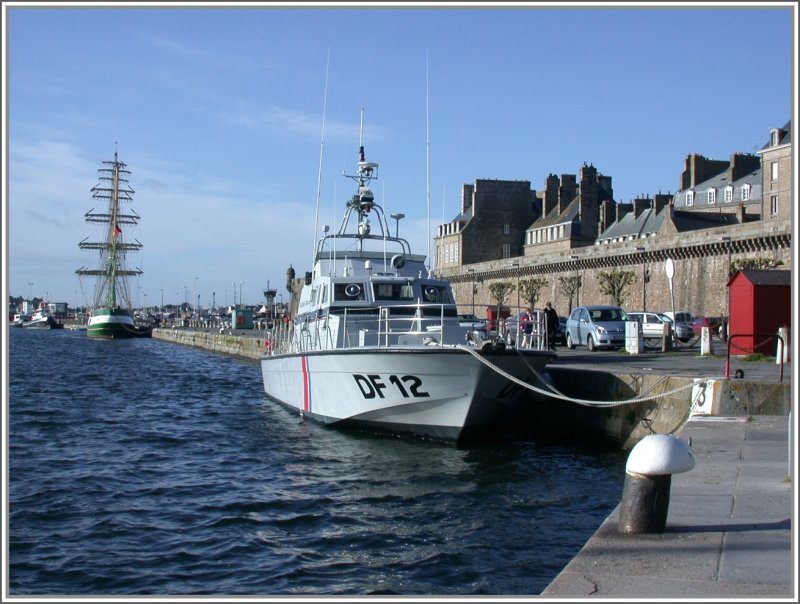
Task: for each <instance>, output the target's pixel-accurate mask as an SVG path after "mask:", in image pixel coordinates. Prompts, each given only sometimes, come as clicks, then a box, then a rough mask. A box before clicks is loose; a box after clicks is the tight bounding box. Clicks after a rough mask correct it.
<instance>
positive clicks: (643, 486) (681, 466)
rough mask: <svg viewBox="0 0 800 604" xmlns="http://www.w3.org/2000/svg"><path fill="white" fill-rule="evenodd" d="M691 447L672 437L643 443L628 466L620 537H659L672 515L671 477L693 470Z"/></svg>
mask: <svg viewBox="0 0 800 604" xmlns="http://www.w3.org/2000/svg"><path fill="white" fill-rule="evenodd" d="M694 464H695V457H694V453H693V452H692V450H691V448H690V447H689V445H687V444H686V443H685V442H683V441H682V440H681V439H679V438H678V437H676V436H672V435H670V434H651V435H649V436H645V437H644V438H643V439H642V440H640V441H639V442H638V443H637V444H636V446H635V447H633V449H632V450H631V452H630V455H628V461H627V463H626V464H625V485H624V486H623V489H622V501H621V502H620V505H619V525H618V528H617V530H618V531H619V532H620V533H659V532H661V531H663V530H664V527H665V526H666V523H667V513H668V512H669V490H670V486H671V484H672V475H673V474H677V473H679V472H687V471H689V470H691V469H692V468H693V467H694Z"/></svg>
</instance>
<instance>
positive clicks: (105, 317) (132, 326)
mask: <svg viewBox="0 0 800 604" xmlns="http://www.w3.org/2000/svg"><path fill="white" fill-rule="evenodd" d="M86 335H87V336H89V337H90V338H105V339H118V338H149V337H151V336H152V335H153V328H152V327H146V326H142V325H136V323H135V321H134V320H133V317H132V316H131V315H130V313H129V312H128V311H127V310H125V309H120V308H114V309H111V308H98V309H95V310H94V311H93V312H92V316H91V317H89V323H88V325H87V326H86Z"/></svg>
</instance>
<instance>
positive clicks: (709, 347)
mask: <svg viewBox="0 0 800 604" xmlns="http://www.w3.org/2000/svg"><path fill="white" fill-rule="evenodd" d="M707 354H712V355H713V354H714V343H713V342H712V341H711V330H710V329H709V328H708V327H703V330H702V332H701V335H700V356H705V355H707Z"/></svg>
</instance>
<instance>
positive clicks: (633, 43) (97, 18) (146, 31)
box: [3, 2, 796, 306]
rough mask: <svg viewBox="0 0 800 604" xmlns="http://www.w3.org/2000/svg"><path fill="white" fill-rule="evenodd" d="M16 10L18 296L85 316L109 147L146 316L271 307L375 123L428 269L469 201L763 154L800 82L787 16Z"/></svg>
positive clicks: (11, 193) (249, 7) (8, 57)
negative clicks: (493, 192)
mask: <svg viewBox="0 0 800 604" xmlns="http://www.w3.org/2000/svg"><path fill="white" fill-rule="evenodd" d="M60 6H64V8H60ZM3 11H4V26H5V27H6V31H5V32H4V38H5V42H6V44H7V46H6V47H5V48H4V49H3V62H4V68H3V73H4V94H3V96H4V102H5V111H6V115H5V117H6V120H7V122H6V123H7V124H8V129H7V130H4V139H5V140H4V148H5V150H6V153H5V157H6V162H7V163H6V166H7V168H8V169H7V171H6V170H4V173H5V174H4V178H5V179H6V181H5V182H4V185H5V186H4V191H3V211H4V213H7V215H6V216H4V218H6V220H4V221H3V223H4V224H5V225H7V231H6V233H4V241H5V246H6V250H5V251H6V254H5V255H4V257H5V258H6V259H7V260H6V263H5V266H4V269H3V270H4V277H5V279H4V281H5V282H6V283H5V285H6V287H7V293H8V294H10V295H14V296H26V297H27V296H28V295H29V292H31V293H32V294H33V296H38V297H44V296H47V297H48V298H49V299H50V300H52V301H63V302H68V303H69V304H70V305H75V304H84V303H89V302H90V300H91V296H92V292H93V284H92V283H91V282H89V281H84V283H83V284H81V282H80V281H79V279H78V277H77V276H76V275H75V270H76V269H77V268H79V267H81V266H85V265H93V263H94V262H96V258H95V256H94V255H93V254H91V253H89V252H86V251H81V250H80V249H79V248H78V242H79V241H81V240H82V239H84V238H86V237H87V236H88V237H91V238H96V237H98V236H99V235H98V232H97V230H96V228H92V226H91V225H89V224H87V223H86V222H85V221H84V213H85V212H87V211H88V210H90V209H91V208H96V207H97V203H96V201H95V200H93V199H92V197H91V193H90V189H91V188H92V187H93V186H94V185H95V184H97V182H98V180H97V177H98V172H97V169H98V168H99V167H101V162H102V161H104V160H110V159H112V157H113V155H114V151H115V145H117V148H118V150H119V156H120V159H122V160H123V161H125V162H126V163H127V164H128V167H129V169H130V170H131V172H132V174H131V176H130V183H131V185H132V186H133V188H134V189H135V190H136V195H135V198H134V203H133V204H132V206H131V207H132V208H133V209H134V210H135V211H136V212H137V213H138V214H139V215H140V216H141V217H142V220H141V222H140V224H139V225H138V226H137V227H135V229H132V230H133V231H134V232H133V233H126V236H132V237H135V238H136V239H138V240H139V241H141V242H142V243H143V244H144V247H143V249H142V251H141V252H140V253H139V254H136V255H135V256H134V257H133V258H132V259H133V262H132V264H134V265H136V266H139V267H140V268H141V269H142V270H143V271H144V274H143V275H142V276H141V277H140V278H138V279H137V280H134V282H133V283H132V286H133V290H134V291H137V292H138V293H139V299H138V302H139V304H144V302H145V299H144V294H146V295H147V299H146V301H147V303H148V304H149V305H154V304H155V305H157V304H160V302H161V299H162V290H163V300H164V303H165V304H170V303H174V302H176V301H179V302H183V301H184V299H185V298H186V295H187V292H188V296H189V300H191V299H192V297H193V295H194V294H193V290H194V288H195V287H196V288H197V293H198V294H199V295H200V304H201V306H209V305H210V304H211V302H212V292H215V293H216V294H215V296H213V299H214V300H215V302H216V304H217V305H224V304H226V303H227V304H231V303H232V302H233V296H234V294H233V289H234V285H233V284H234V283H235V284H236V288H237V290H239V289H240V290H241V293H242V297H243V299H244V302H245V303H249V304H256V303H260V302H263V300H264V298H263V294H262V291H263V290H264V289H265V288H266V286H267V283H268V282H269V284H270V286H271V287H274V288H276V289H277V290H278V292H282V293H283V299H284V300H286V299H287V296H286V290H285V281H286V270H287V268H288V267H289V265H292V266H293V267H294V269H295V270H296V271H297V274H298V275H301V274H302V273H303V272H304V271H306V270H310V268H311V266H310V265H311V256H312V251H313V244H314V239H315V235H314V216H315V206H316V203H317V189H318V180H319V204H320V206H319V207H320V210H319V212H320V224H324V223H328V224H338V222H339V219H340V217H341V214H342V211H343V209H344V203H345V201H346V200H347V199H348V198H349V197H350V195H352V193H353V186H354V183H353V182H352V181H351V180H349V179H346V178H344V177H342V175H341V174H342V171H343V170H347V171H348V173H352V171H353V169H354V167H355V163H356V161H357V159H358V158H357V151H358V144H359V119H360V112H361V110H362V108H363V110H364V143H365V147H366V154H367V160H369V161H373V162H378V163H379V164H380V172H379V176H380V179H379V180H378V181H376V182H375V183H373V190H374V191H375V194H376V200H377V201H378V202H379V203H382V205H383V206H384V208H385V209H386V211H387V213H392V212H403V213H405V215H406V218H405V219H404V220H403V221H402V222H401V223H400V233H401V235H403V236H405V237H406V238H408V239H409V240H410V241H411V242H412V246H413V248H414V251H416V252H418V253H428V251H429V249H430V251H431V252H433V250H434V247H433V245H432V244H430V246H429V239H428V233H429V232H430V234H431V235H434V234H435V232H436V226H437V225H438V224H440V223H441V222H442V219H443V218H444V220H445V221H449V220H451V219H452V218H454V217H455V216H456V215H457V213H458V211H459V207H460V196H461V187H462V185H463V184H465V183H473V182H474V181H475V180H476V179H484V178H488V179H501V180H528V181H530V182H531V186H532V188H534V189H537V190H539V189H542V188H543V184H544V181H545V178H546V177H547V175H548V174H551V173H553V174H577V173H578V172H579V170H580V167H581V166H582V165H583V164H584V163H587V164H593V165H594V166H596V167H597V168H598V170H599V171H600V172H601V173H603V174H605V175H609V176H611V177H612V179H613V187H614V193H615V198H616V199H617V200H618V201H630V200H631V199H633V198H634V197H635V196H638V195H640V194H646V195H654V194H656V193H658V192H662V193H666V192H673V193H674V192H676V191H677V189H678V183H679V176H680V172H681V170H682V169H683V162H684V159H685V158H686V156H687V155H688V154H689V153H701V154H703V155H705V156H706V157H710V158H716V159H728V158H729V157H730V155H731V154H733V153H737V152H745V153H747V152H755V151H756V150H757V149H759V148H761V147H762V146H763V145H764V144H765V143H766V142H767V139H768V135H769V129H770V128H771V127H776V126H783V125H784V124H785V123H786V122H787V121H788V120H789V119H790V118H791V117H792V113H791V111H792V109H791V107H792V95H793V94H794V91H795V85H796V84H795V82H794V76H795V74H794V73H793V71H792V70H793V65H792V58H793V56H795V58H796V39H795V37H794V35H795V34H793V32H792V23H793V22H794V21H795V20H796V15H795V13H794V9H793V8H791V5H790V4H789V3H778V4H774V5H769V4H767V3H764V4H757V5H756V4H752V5H750V4H737V5H733V4H730V5H726V4H714V5H708V6H706V7H705V8H702V7H687V6H682V7H674V6H668V5H663V6H660V7H658V8H653V7H651V6H644V5H640V6H637V5H635V4H626V5H624V6H620V7H613V6H602V5H600V6H598V7H596V8H589V7H586V6H584V7H579V6H577V5H571V4H568V3H567V4H561V5H555V6H550V7H544V6H543V5H541V4H530V5H515V6H514V7H513V8H508V7H505V8H496V7H495V6H488V5H487V6H477V7H476V6H473V7H467V6H465V5H461V6H447V7H444V6H440V7H438V8H431V7H428V8H424V9H423V8H413V7H410V6H401V7H398V8H391V9H390V8H379V7H374V6H372V7H370V6H365V7H360V8H347V7H343V6H335V7H331V8H319V7H317V8H312V7H308V6H303V5H299V4H298V5H293V6H289V7H287V8H276V7H275V6H274V5H269V4H264V5H259V4H255V3H253V4H246V5H244V6H243V7H240V8H229V5H216V6H215V5H199V6H198V5H196V6H194V7H192V6H188V7H187V6H186V5H184V4H180V5H169V4H166V3H165V4H163V5H160V6H158V7H152V6H151V7H141V6H135V5H127V6H123V7H120V5H114V6H113V7H112V6H109V5H106V6H104V5H99V7H93V8H87V7H85V6H84V7H78V6H73V7H70V6H69V5H59V7H58V8H56V7H53V6H52V5H51V6H50V7H44V6H39V5H36V3H30V4H27V3H14V2H10V3H4V4H3ZM795 25H796V23H795ZM326 74H327V84H326ZM325 99H327V102H326V101H325ZM323 107H325V111H324V117H325V120H324V123H325V127H324V130H323V127H322V124H323ZM320 155H322V158H323V159H322V162H321V178H319V179H318V173H320ZM426 156H427V158H428V159H427V160H426ZM426 162H427V163H428V165H429V170H428V169H426ZM428 216H430V231H429V221H428ZM30 283H32V284H33V285H29V284H30ZM236 296H237V299H238V297H239V293H238V291H237V294H236Z"/></svg>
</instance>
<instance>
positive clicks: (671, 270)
mask: <svg viewBox="0 0 800 604" xmlns="http://www.w3.org/2000/svg"><path fill="white" fill-rule="evenodd" d="M664 272H665V273H667V279H672V277H673V276H674V275H675V263H674V262H673V261H672V258H667V261H666V262H665V263H664Z"/></svg>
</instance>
